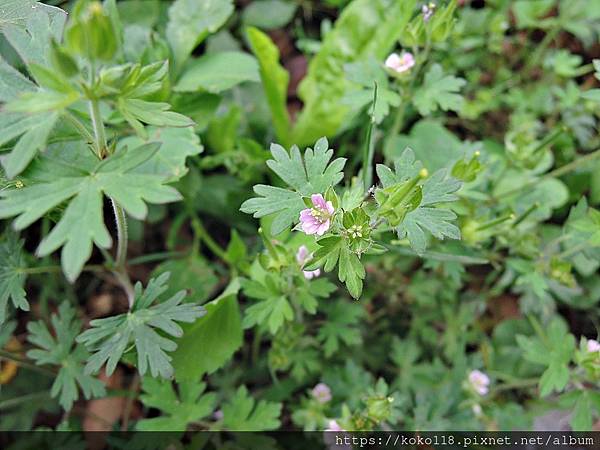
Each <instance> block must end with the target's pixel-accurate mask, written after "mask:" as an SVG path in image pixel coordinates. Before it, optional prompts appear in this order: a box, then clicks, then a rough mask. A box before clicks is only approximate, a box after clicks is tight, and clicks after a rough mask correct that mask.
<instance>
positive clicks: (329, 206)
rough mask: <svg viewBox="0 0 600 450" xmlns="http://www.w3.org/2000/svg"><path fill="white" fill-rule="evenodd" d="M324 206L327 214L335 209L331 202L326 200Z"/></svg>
mask: <svg viewBox="0 0 600 450" xmlns="http://www.w3.org/2000/svg"><path fill="white" fill-rule="evenodd" d="M325 206H326V209H327V212H328V213H329V214H333V212H334V211H335V209H334V207H333V203H331V202H327V204H326V205H325Z"/></svg>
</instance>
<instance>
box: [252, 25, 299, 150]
mask: <svg viewBox="0 0 600 450" xmlns="http://www.w3.org/2000/svg"><path fill="white" fill-rule="evenodd" d="M246 34H247V36H248V41H249V43H250V47H251V49H252V52H253V53H254V55H255V56H256V58H257V59H258V64H259V69H260V78H261V80H262V84H263V89H264V91H265V96H266V97H267V103H268V104H269V108H270V110H271V116H272V119H273V126H274V128H275V134H276V136H277V139H279V141H280V142H282V143H283V144H284V145H285V146H288V145H289V144H290V118H289V115H288V111H287V88H288V83H289V79H290V75H289V74H288V72H287V70H285V69H284V68H283V67H281V64H280V63H279V50H278V49H277V46H276V45H275V44H274V43H273V41H271V38H269V36H267V35H266V34H265V33H263V32H262V31H260V30H258V29H257V28H253V27H249V28H248V30H247V32H246Z"/></svg>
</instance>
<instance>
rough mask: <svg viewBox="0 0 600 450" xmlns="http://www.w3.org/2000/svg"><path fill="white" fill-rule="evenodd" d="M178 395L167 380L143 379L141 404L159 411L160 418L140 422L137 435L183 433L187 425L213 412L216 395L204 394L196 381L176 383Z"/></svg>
mask: <svg viewBox="0 0 600 450" xmlns="http://www.w3.org/2000/svg"><path fill="white" fill-rule="evenodd" d="M177 387H178V389H177V393H176V392H175V389H173V383H172V382H171V381H169V380H157V379H154V378H150V377H144V378H143V380H142V389H143V391H144V392H143V394H142V395H140V400H141V401H142V403H143V404H144V405H145V406H146V407H148V408H156V409H159V410H160V411H161V412H162V413H163V415H162V416H160V417H154V418H152V419H142V420H140V421H139V422H138V423H137V424H136V429H137V430H140V431H185V430H186V428H187V425H188V424H189V423H191V422H196V421H198V420H200V419H202V418H204V417H206V416H208V415H209V414H211V413H212V412H213V409H214V406H215V401H216V394H214V393H212V392H211V393H204V391H205V389H206V383H200V382H198V381H197V380H194V381H189V382H181V383H177Z"/></svg>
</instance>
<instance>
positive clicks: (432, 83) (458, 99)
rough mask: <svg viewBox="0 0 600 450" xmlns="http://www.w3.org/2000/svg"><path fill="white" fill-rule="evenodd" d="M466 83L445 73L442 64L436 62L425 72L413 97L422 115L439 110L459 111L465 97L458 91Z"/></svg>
mask: <svg viewBox="0 0 600 450" xmlns="http://www.w3.org/2000/svg"><path fill="white" fill-rule="evenodd" d="M465 84H466V81H465V80H463V79H462V78H457V77H454V76H452V75H444V71H443V69H442V66H440V65H439V64H434V65H433V66H431V68H430V69H429V71H428V72H427V73H426V74H425V78H424V80H423V84H422V85H421V86H420V87H419V88H418V89H417V90H416V91H415V94H414V96H413V98H412V100H413V103H414V105H415V106H416V107H417V110H418V111H419V113H420V114H421V115H422V116H427V115H429V114H431V113H432V112H435V111H437V109H438V107H439V108H440V109H442V110H443V111H449V110H450V111H459V110H460V108H461V107H462V104H463V102H464V99H463V98H462V96H461V95H460V94H457V92H459V91H460V88H461V87H463V86H464V85H465Z"/></svg>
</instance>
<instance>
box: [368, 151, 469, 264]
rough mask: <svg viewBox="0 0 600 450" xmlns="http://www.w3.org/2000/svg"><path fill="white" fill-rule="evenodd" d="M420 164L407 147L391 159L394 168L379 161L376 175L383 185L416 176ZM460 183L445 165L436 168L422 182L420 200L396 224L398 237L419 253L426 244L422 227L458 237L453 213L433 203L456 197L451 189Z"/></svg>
mask: <svg viewBox="0 0 600 450" xmlns="http://www.w3.org/2000/svg"><path fill="white" fill-rule="evenodd" d="M421 167H422V165H421V163H420V162H419V161H416V160H415V155H414V153H413V151H412V150H411V149H410V148H407V149H406V150H404V152H403V153H402V155H401V156H400V158H398V159H397V160H396V161H395V164H394V168H395V170H394V171H392V170H391V169H389V168H388V167H386V166H384V165H381V164H379V165H378V166H377V175H378V176H379V179H380V180H381V182H382V184H383V187H384V188H387V187H389V186H392V185H394V184H395V183H402V182H406V181H407V180H408V179H410V178H412V177H414V176H416V175H417V174H418V172H419V170H420V169H421ZM461 186H462V183H461V182H460V181H458V180H456V179H455V178H452V177H451V176H449V175H448V170H447V169H440V170H438V171H437V172H435V173H434V174H433V175H432V176H430V177H429V178H427V179H426V180H425V182H424V183H423V187H422V192H423V197H422V199H421V203H420V204H419V206H418V207H417V208H416V209H415V210H413V211H411V212H409V213H408V214H406V217H404V220H403V221H402V223H400V225H399V226H398V227H397V228H396V231H397V232H398V236H399V237H400V239H402V238H405V237H406V238H407V239H408V241H409V242H410V245H411V247H412V248H413V250H414V251H415V252H416V253H417V254H423V253H424V252H425V249H426V248H427V236H426V234H425V232H426V231H428V232H429V233H431V234H432V235H433V236H434V237H435V238H436V239H440V240H442V239H445V238H450V239H460V230H459V229H458V227H457V226H456V225H454V224H453V223H452V222H453V221H454V220H455V219H456V214H455V213H454V212H453V211H451V210H449V209H442V208H437V207H436V206H437V205H439V204H443V203H449V202H453V201H455V200H456V199H457V198H458V197H457V196H456V195H455V193H456V191H458V190H459V189H460V188H461Z"/></svg>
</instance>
